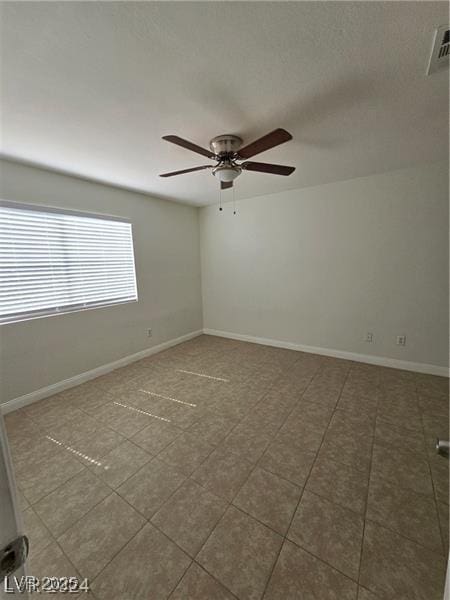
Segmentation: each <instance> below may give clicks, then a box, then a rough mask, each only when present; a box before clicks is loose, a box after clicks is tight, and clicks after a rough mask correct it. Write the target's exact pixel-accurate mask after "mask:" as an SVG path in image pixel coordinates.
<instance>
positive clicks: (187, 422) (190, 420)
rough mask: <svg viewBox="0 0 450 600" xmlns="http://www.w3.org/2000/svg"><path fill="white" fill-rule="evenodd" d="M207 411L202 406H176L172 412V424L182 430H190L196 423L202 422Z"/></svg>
mask: <svg viewBox="0 0 450 600" xmlns="http://www.w3.org/2000/svg"><path fill="white" fill-rule="evenodd" d="M204 414H205V411H204V410H203V409H202V408H200V406H196V407H191V406H183V405H181V404H176V405H175V406H173V407H172V410H171V412H170V417H169V418H170V422H171V423H172V425H175V426H176V427H179V428H180V429H189V427H191V426H192V425H193V424H194V423H197V421H200V420H201V418H202V417H203V415H204Z"/></svg>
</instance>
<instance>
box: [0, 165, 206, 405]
mask: <svg viewBox="0 0 450 600" xmlns="http://www.w3.org/2000/svg"><path fill="white" fill-rule="evenodd" d="M0 176H1V184H0V186H1V187H0V197H1V198H3V199H5V200H15V201H21V202H26V203H36V204H42V205H48V206H57V207H63V208H71V209H77V210H86V211H90V212H94V213H106V214H112V215H118V216H124V217H127V218H129V219H130V220H131V221H132V223H133V236H134V247H135V259H136V271H137V283H138V294H139V302H137V303H130V304H123V305H118V306H112V307H108V308H98V309H95V310H88V311H82V312H74V313H70V314H66V315H58V316H53V317H47V318H41V319H34V320H30V321H24V322H22V323H14V324H10V325H3V326H2V327H0V334H1V350H2V359H1V366H2V375H1V380H2V396H1V401H2V402H6V401H7V400H10V399H12V398H16V397H18V396H21V395H23V394H26V393H28V392H31V391H35V390H37V389H39V388H42V387H45V386H47V385H50V384H53V383H56V382H59V381H62V380H64V379H67V378H69V377H72V376H74V375H77V374H79V373H83V372H85V371H88V370H91V369H93V368H96V367H98V366H101V365H104V364H105V363H109V362H112V361H114V360H117V359H119V358H122V357H124V356H127V355H129V354H133V353H135V352H139V351H141V350H144V349H145V348H148V347H150V346H154V345H157V344H160V343H161V342H164V341H166V340H170V339H173V338H177V337H179V336H182V335H184V334H187V333H189V332H192V331H196V330H199V329H201V327H202V306H201V285H200V250H199V228H198V210H197V209H196V208H193V207H188V206H182V205H181V204H176V203H173V202H167V201H163V200H158V199H153V198H150V197H148V196H144V195H140V194H136V193H132V192H127V191H123V190H119V189H116V188H112V187H108V186H104V185H99V184H94V183H89V182H87V181H83V180H81V179H77V178H72V177H67V176H64V175H58V174H55V173H51V172H49V171H45V170H40V169H35V168H32V167H28V166H24V165H20V164H16V163H13V162H8V161H1V162H0ZM149 328H152V330H153V337H152V338H149V337H147V329H149Z"/></svg>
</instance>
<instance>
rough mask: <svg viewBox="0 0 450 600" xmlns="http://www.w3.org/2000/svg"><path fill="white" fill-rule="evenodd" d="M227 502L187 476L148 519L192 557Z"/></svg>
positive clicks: (223, 510)
mask: <svg viewBox="0 0 450 600" xmlns="http://www.w3.org/2000/svg"><path fill="white" fill-rule="evenodd" d="M227 506H228V504H227V503H226V502H225V501H224V500H221V499H220V498H218V497H217V496H215V495H214V494H212V493H211V492H208V491H207V490H205V489H204V488H203V487H202V486H201V485H199V484H198V483H195V481H192V480H187V481H186V482H185V483H183V484H182V485H181V486H180V487H179V488H178V490H177V491H176V492H175V493H174V494H173V496H171V498H170V499H169V500H168V501H167V502H166V503H165V504H164V505H163V506H162V507H161V508H160V509H159V511H158V512H157V513H156V514H155V515H154V516H153V517H152V523H153V524H154V525H156V526H157V527H158V528H159V529H161V530H162V531H163V533H165V534H166V535H167V536H168V537H169V538H170V539H172V540H173V541H174V542H175V543H176V544H178V546H180V548H182V549H183V550H184V551H185V552H187V554H189V555H190V556H192V557H195V555H196V554H197V552H198V551H199V550H200V548H201V547H202V546H203V544H204V542H205V541H206V539H207V537H208V536H209V534H210V533H211V531H212V529H213V528H214V527H215V526H216V524H217V522H218V521H219V519H220V518H221V516H222V515H223V513H224V512H225V510H226V508H227Z"/></svg>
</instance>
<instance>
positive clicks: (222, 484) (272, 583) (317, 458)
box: [6, 336, 449, 600]
mask: <svg viewBox="0 0 450 600" xmlns="http://www.w3.org/2000/svg"><path fill="white" fill-rule="evenodd" d="M6 423H7V429H8V434H9V439H10V445H11V451H12V455H13V460H14V465H15V471H16V476H17V482H18V486H19V489H20V494H21V501H22V502H23V511H24V512H23V514H24V519H25V526H26V532H27V533H28V534H29V537H30V538H31V556H30V559H29V572H30V573H31V574H33V575H36V576H42V575H50V576H70V575H76V576H78V577H82V578H84V577H87V578H89V580H90V583H91V590H92V593H91V597H92V598H96V599H98V600H134V599H142V600H144V599H145V600H164V599H165V598H170V599H171V600H216V599H217V600H229V599H232V598H238V599H240V600H257V599H259V598H264V599H266V600H275V599H277V600H278V599H279V600H291V599H299V600H311V599H320V600H377V599H378V600H442V594H443V585H444V575H445V563H446V553H447V552H448V538H449V534H448V461H447V459H445V458H443V457H441V456H437V455H436V454H435V451H434V440H435V438H436V436H441V437H443V438H445V439H448V381H447V380H445V379H443V378H439V377H433V376H428V375H420V374H416V373H411V372H404V371H397V370H393V369H387V368H381V367H375V366H370V365H366V364H360V363H352V362H349V361H345V360H338V359H333V358H327V357H322V356H316V355H311V354H303V353H298V352H294V351H289V350H284V349H278V348H270V347H266V346H258V345H255V344H249V343H243V342H236V341H231V340H225V339H220V338H214V337H210V336H201V337H198V338H196V339H194V340H192V341H190V342H187V343H184V344H182V345H179V346H177V347H174V348H172V349H170V350H168V351H166V352H163V353H160V354H157V355H154V356H152V357H149V358H147V359H144V360H142V361H140V362H137V363H134V364H132V365H129V366H127V367H125V368H122V369H119V370H117V371H114V372H113V373H110V374H108V375H105V376H102V377H99V378H98V379H96V380H93V381H90V382H88V383H85V384H83V385H80V386H78V387H77V388H73V389H70V390H67V391H65V392H62V393H60V394H58V395H56V396H53V397H51V398H48V399H45V400H42V401H40V402H37V403H35V404H32V405H30V406H29V407H26V408H24V409H21V410H19V411H15V412H14V413H11V414H9V415H8V416H7V417H6Z"/></svg>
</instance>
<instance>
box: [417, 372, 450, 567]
mask: <svg viewBox="0 0 450 600" xmlns="http://www.w3.org/2000/svg"><path fill="white" fill-rule="evenodd" d="M414 385H415V390H416V392H415V393H416V404H417V406H418V398H419V394H418V390H417V377H415V378H414ZM418 408H420V407H419V406H418ZM419 412H420V422H421V425H422V433H423V437H424V439H425V456H426V459H427V464H428V472H429V474H430V479H431V486H432V488H433V499H434V506H435V509H436V517H437V522H438V527H439V533H440V538H441V544H442V554H443V556H446V554H447V552H448V549H447V544H446V540H445V537H444V533H443V531H442V525H441V517H440V514H439V506H438V500H437V494H436V486H435V482H434V477H433V469H432V468H431V462H430V457H429V449H428V446H427V435H426V433H425V425H424V423H423V414H422V412H421V411H420V410H419ZM447 461H448V459H447ZM447 471H448V466H447Z"/></svg>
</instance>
